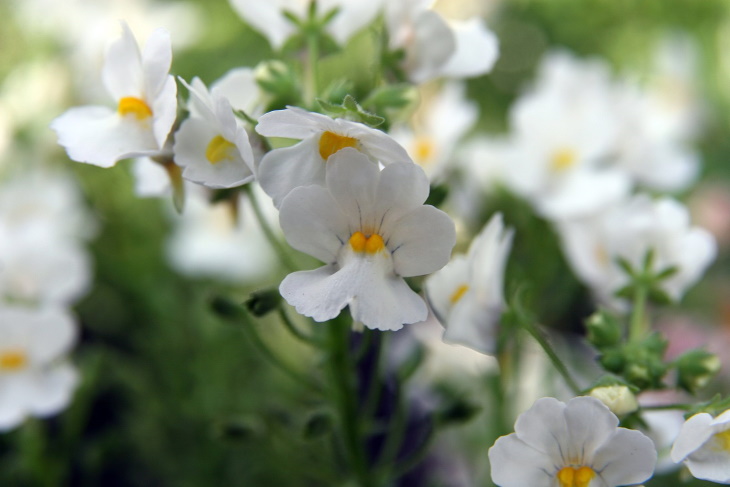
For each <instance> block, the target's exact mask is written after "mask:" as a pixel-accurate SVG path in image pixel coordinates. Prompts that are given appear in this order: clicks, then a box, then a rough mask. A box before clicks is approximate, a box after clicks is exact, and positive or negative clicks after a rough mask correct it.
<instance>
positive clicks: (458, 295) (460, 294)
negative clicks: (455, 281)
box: [449, 284, 469, 304]
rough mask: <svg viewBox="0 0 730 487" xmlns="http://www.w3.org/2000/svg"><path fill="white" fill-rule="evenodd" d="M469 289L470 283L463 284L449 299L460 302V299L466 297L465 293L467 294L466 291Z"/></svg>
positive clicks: (452, 302) (454, 302) (452, 301)
mask: <svg viewBox="0 0 730 487" xmlns="http://www.w3.org/2000/svg"><path fill="white" fill-rule="evenodd" d="M468 290H469V285H467V284H462V285H461V286H459V287H457V288H456V291H454V293H453V294H452V295H451V297H450V298H449V301H450V302H451V304H456V303H458V302H459V300H460V299H461V298H463V297H464V294H466V292H467V291H468Z"/></svg>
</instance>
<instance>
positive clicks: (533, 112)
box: [506, 52, 631, 220]
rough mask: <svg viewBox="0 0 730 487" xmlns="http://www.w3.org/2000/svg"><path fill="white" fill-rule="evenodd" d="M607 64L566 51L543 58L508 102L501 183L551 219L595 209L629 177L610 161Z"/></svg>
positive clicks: (619, 194) (623, 189)
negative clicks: (508, 147)
mask: <svg viewBox="0 0 730 487" xmlns="http://www.w3.org/2000/svg"><path fill="white" fill-rule="evenodd" d="M613 105H614V98H613V91H612V86H611V84H610V78H609V76H608V69H607V67H606V66H605V65H604V64H602V63H600V62H598V61H595V60H593V61H580V60H577V59H575V58H573V57H572V56H570V55H569V54H567V53H563V52H554V53H550V54H549V55H547V56H546V57H545V59H544V60H543V62H542V64H541V67H540V74H539V77H538V80H537V83H536V86H535V88H534V89H533V90H531V91H530V92H528V93H526V94H525V95H523V96H522V97H520V98H519V99H518V100H517V101H516V102H515V104H514V105H513V106H512V109H511V113H510V117H511V118H510V122H511V126H512V143H513V148H514V151H515V154H514V157H515V158H514V161H513V163H512V164H510V166H509V170H508V172H507V174H506V182H507V184H508V185H509V186H510V187H511V188H512V189H513V190H515V191H516V192H517V193H518V194H520V195H522V196H524V197H526V198H528V199H529V200H530V201H532V202H533V204H534V205H535V207H536V208H537V210H538V211H539V212H540V213H542V214H543V215H545V216H547V217H549V218H551V219H557V220H562V219H567V218H576V217H580V216H586V215H589V214H591V213H595V212H597V211H599V210H601V209H603V208H606V207H608V206H610V205H611V204H613V203H615V202H617V201H620V200H621V199H622V198H623V197H625V196H626V195H627V194H628V192H629V190H630V188H631V179H630V178H629V177H628V175H627V174H625V173H624V172H623V171H621V170H618V169H615V168H611V167H608V165H607V162H608V158H609V157H610V156H611V155H612V151H613V150H614V149H615V144H616V136H617V130H618V125H617V122H618V121H617V117H616V114H615V107H614V106H613Z"/></svg>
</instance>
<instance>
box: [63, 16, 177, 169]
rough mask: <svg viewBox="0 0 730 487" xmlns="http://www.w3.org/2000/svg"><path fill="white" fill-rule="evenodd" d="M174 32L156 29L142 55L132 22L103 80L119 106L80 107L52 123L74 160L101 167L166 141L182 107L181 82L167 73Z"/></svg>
mask: <svg viewBox="0 0 730 487" xmlns="http://www.w3.org/2000/svg"><path fill="white" fill-rule="evenodd" d="M171 62H172V50H171V48H170V36H169V34H168V33H167V32H165V31H163V30H156V31H155V32H154V33H153V34H152V36H151V37H150V39H149V40H148V41H147V44H146V46H145V49H144V52H143V53H141V54H140V51H139V48H138V46H137V42H136V41H135V39H134V36H133V35H132V32H131V31H130V30H129V27H128V26H127V24H125V23H122V37H121V38H120V39H119V40H117V41H116V42H114V43H112V44H111V46H110V48H109V51H108V52H107V56H106V59H105V63H104V69H103V71H102V79H103V81H104V85H105V87H106V89H107V91H108V92H109V94H110V95H112V97H113V98H114V99H115V100H116V102H117V108H116V110H112V109H110V108H108V107H105V106H84V107H75V108H71V109H70V110H68V111H66V113H64V114H63V115H61V116H60V117H58V118H57V119H55V120H54V121H53V123H52V124H51V128H53V129H54V130H55V131H56V133H57V134H58V139H59V144H61V145H62V146H64V147H65V148H66V151H67V152H68V155H69V157H70V158H71V159H73V160H75V161H78V162H86V163H89V164H94V165H97V166H100V167H111V166H113V165H114V164H115V163H116V161H118V160H120V159H125V158H128V157H134V156H144V155H154V154H156V153H159V152H160V150H161V149H162V147H163V146H164V144H165V140H166V139H167V136H168V134H169V133H170V129H171V128H172V124H173V123H174V122H175V116H176V111H177V98H176V95H177V86H176V85H175V80H174V79H173V77H172V76H170V75H169V74H168V72H169V70H170V63H171Z"/></svg>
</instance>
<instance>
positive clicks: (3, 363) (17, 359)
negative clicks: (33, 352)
mask: <svg viewBox="0 0 730 487" xmlns="http://www.w3.org/2000/svg"><path fill="white" fill-rule="evenodd" d="M27 363H28V357H27V356H26V355H25V352H23V351H19V350H10V351H6V352H0V372H1V371H8V372H12V371H16V370H19V369H22V368H23V367H25V365H26V364H27Z"/></svg>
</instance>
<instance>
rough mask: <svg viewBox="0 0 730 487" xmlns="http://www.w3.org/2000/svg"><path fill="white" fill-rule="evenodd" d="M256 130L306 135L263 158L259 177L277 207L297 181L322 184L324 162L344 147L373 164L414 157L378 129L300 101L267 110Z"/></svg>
mask: <svg viewBox="0 0 730 487" xmlns="http://www.w3.org/2000/svg"><path fill="white" fill-rule="evenodd" d="M256 132H258V133H259V134H261V135H263V136H265V137H286V138H290V139H303V140H302V141H301V142H299V143H297V144H295V145H293V146H291V147H285V148H282V149H275V150H272V151H271V152H269V153H267V154H266V155H265V156H264V158H263V159H262V160H261V164H260V166H259V171H258V180H259V183H260V184H261V187H262V188H263V189H264V191H266V194H268V195H269V196H271V198H273V200H274V204H275V205H276V207H277V208H278V207H279V206H280V205H281V203H282V200H283V199H284V197H285V196H286V195H287V194H289V192H290V191H291V190H293V189H294V188H296V187H298V186H307V185H310V184H318V185H320V186H324V184H325V169H326V164H325V163H326V162H327V161H328V160H329V159H330V157H331V156H332V155H334V154H336V153H338V152H339V151H340V150H342V149H344V148H347V147H352V148H355V149H357V150H358V151H360V152H362V153H363V154H365V155H366V156H367V158H366V159H365V160H366V161H369V162H370V163H372V164H373V166H374V167H375V166H376V163H377V162H380V163H382V164H384V165H388V164H391V163H394V162H412V161H411V159H410V158H409V157H408V153H407V152H406V150H405V149H404V148H403V147H401V146H400V145H399V144H398V143H397V142H396V141H395V140H393V139H392V138H391V137H390V136H388V135H387V134H385V133H384V132H381V131H380V130H376V129H373V128H370V127H368V126H367V125H364V124H361V123H357V122H350V121H348V120H343V119H332V118H330V117H328V116H326V115H322V114H319V113H312V112H307V111H306V110H302V109H301V108H296V107H289V108H287V109H286V110H277V111H273V112H269V113H267V114H265V115H263V116H262V117H261V118H259V124H258V125H257V126H256Z"/></svg>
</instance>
